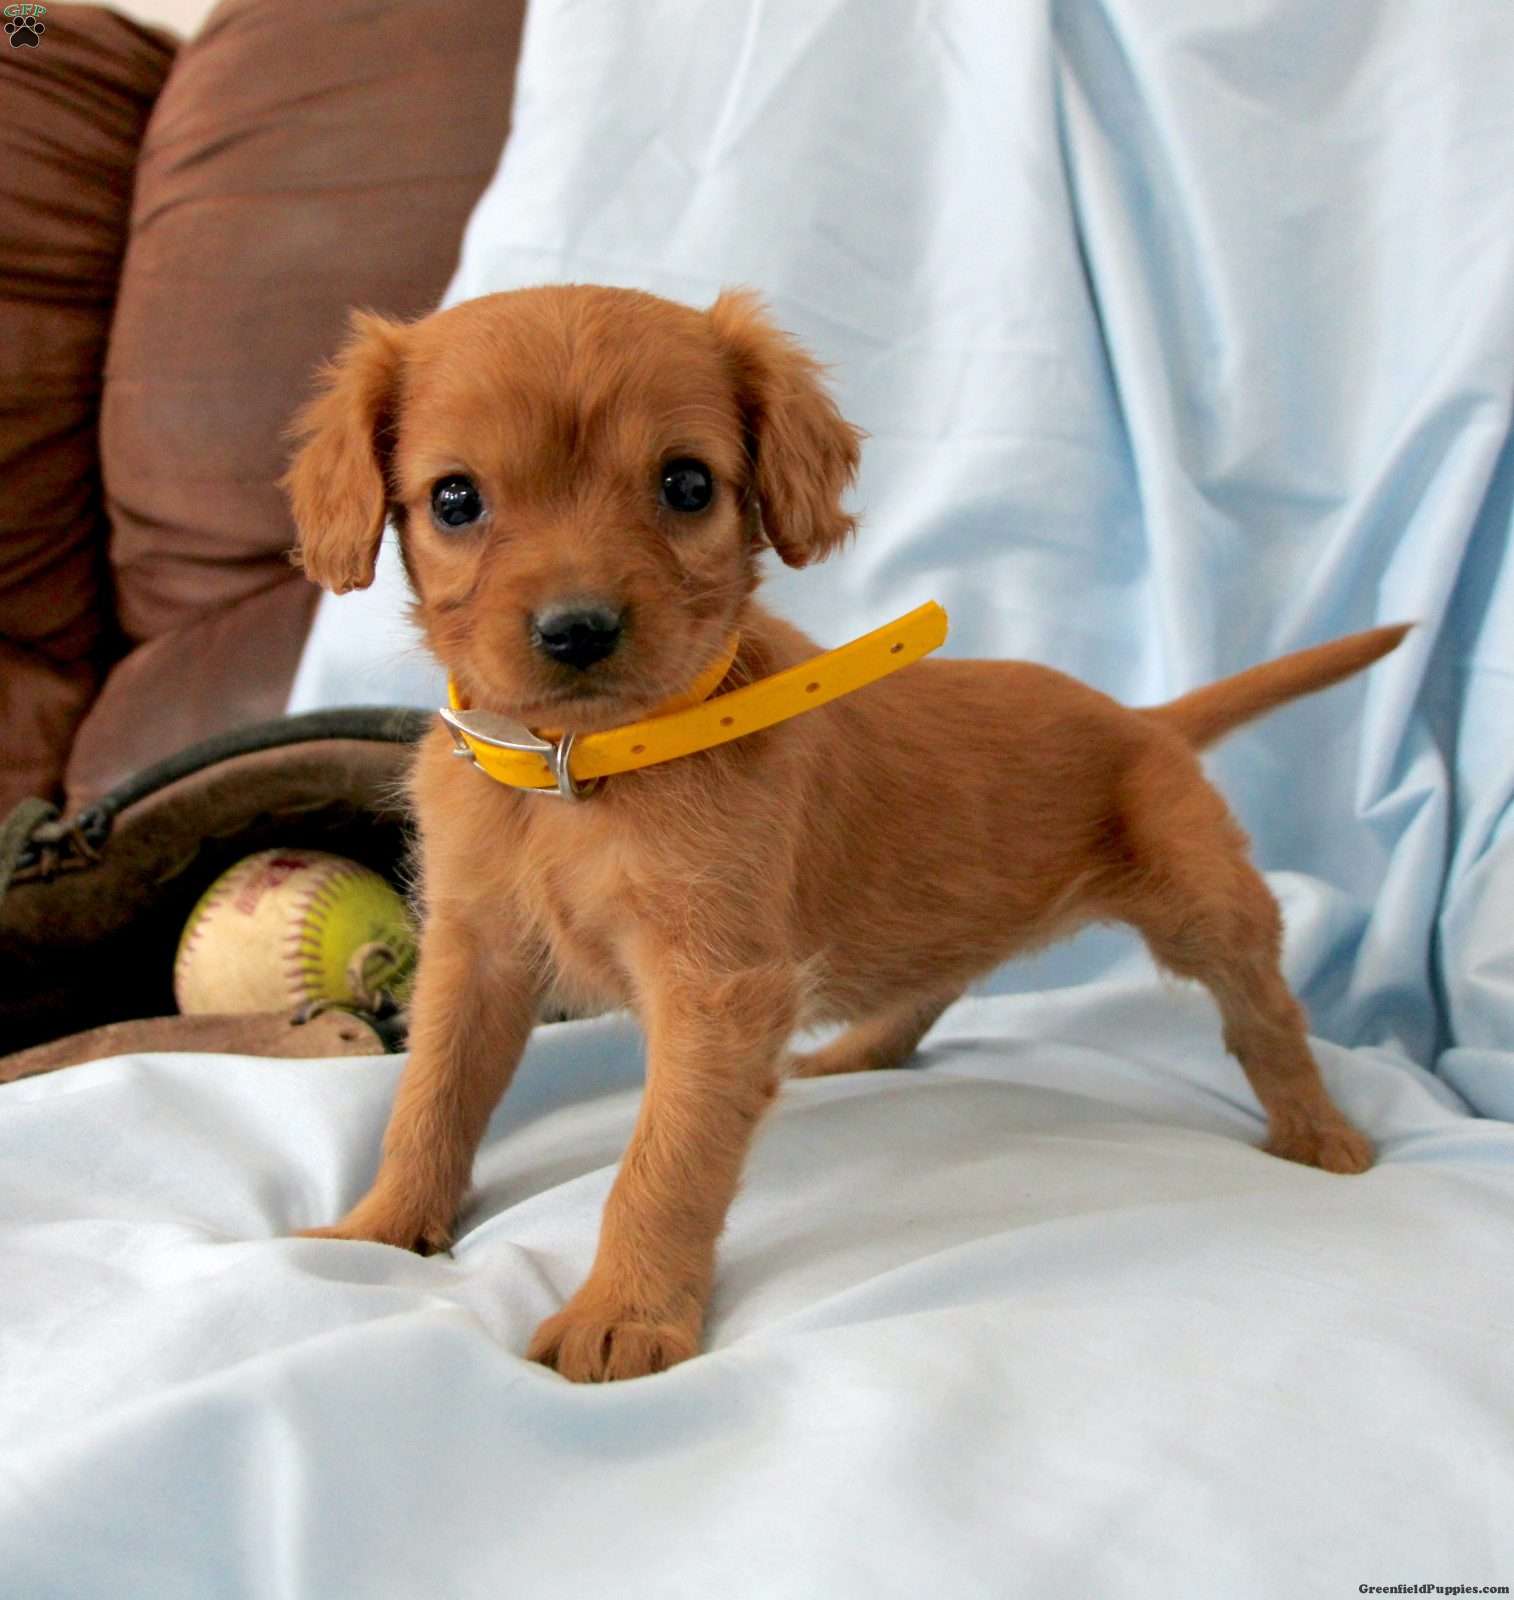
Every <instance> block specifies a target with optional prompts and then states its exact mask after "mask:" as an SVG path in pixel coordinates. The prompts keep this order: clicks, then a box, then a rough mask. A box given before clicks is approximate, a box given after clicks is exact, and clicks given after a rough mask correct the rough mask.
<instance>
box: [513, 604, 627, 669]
mask: <svg viewBox="0 0 1514 1600" xmlns="http://www.w3.org/2000/svg"><path fill="white" fill-rule="evenodd" d="M624 622H625V613H624V612H623V611H616V610H614V609H612V608H611V607H609V606H606V605H598V604H585V603H582V602H568V603H566V604H563V605H555V606H548V607H547V608H546V609H545V610H542V611H538V612H537V613H536V615H535V616H533V617H532V618H531V643H532V644H533V645H534V646H535V647H536V649H538V650H539V651H541V653H542V654H543V655H544V656H546V657H548V658H549V659H550V660H552V661H556V662H558V663H560V664H561V665H562V666H565V667H573V668H575V669H577V670H578V671H579V672H583V671H585V670H586V669H587V668H589V667H592V666H593V665H594V663H595V662H596V661H603V660H604V659H605V657H606V656H610V655H613V654H614V653H615V650H616V647H617V646H618V645H619V644H620V636H621V633H622V632H623V631H624Z"/></svg>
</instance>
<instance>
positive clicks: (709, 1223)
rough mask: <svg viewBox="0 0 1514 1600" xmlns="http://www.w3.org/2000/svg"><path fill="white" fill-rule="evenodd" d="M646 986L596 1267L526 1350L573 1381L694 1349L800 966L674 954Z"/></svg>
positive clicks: (772, 1088)
mask: <svg viewBox="0 0 1514 1600" xmlns="http://www.w3.org/2000/svg"><path fill="white" fill-rule="evenodd" d="M639 988H640V991H641V996H642V998H641V1004H640V1008H639V1009H640V1011H641V1014H642V1024H643V1026H644V1028H645V1030H646V1035H647V1087H646V1093H645V1095H644V1096H643V1099H642V1104H641V1114H640V1116H639V1117H638V1118H637V1122H636V1128H635V1131H634V1132H633V1134H632V1135H631V1142H630V1145H629V1146H628V1147H627V1149H626V1153H625V1157H624V1159H623V1160H622V1161H621V1165H620V1172H619V1174H618V1176H617V1177H616V1180H615V1185H614V1187H613V1188H612V1189H611V1191H610V1198H609V1200H608V1202H607V1203H606V1205H605V1214H604V1222H603V1225H602V1227H601V1229H600V1235H599V1250H598V1253H597V1254H596V1256H595V1259H594V1265H593V1267H592V1269H591V1270H590V1272H589V1276H588V1278H587V1279H586V1280H585V1282H584V1284H583V1286H582V1288H580V1289H579V1291H578V1293H577V1294H575V1295H574V1296H573V1298H572V1299H571V1300H570V1301H569V1302H568V1304H567V1305H566V1306H565V1307H564V1308H563V1309H562V1310H561V1311H560V1312H558V1313H557V1315H556V1316H552V1317H548V1318H547V1320H546V1321H545V1322H544V1323H542V1325H541V1327H540V1328H538V1329H537V1331H536V1337H535V1338H534V1339H533V1340H532V1342H531V1348H530V1352H529V1353H530V1356H531V1359H532V1360H535V1361H542V1362H545V1363H546V1365H548V1366H550V1367H555V1368H556V1369H557V1371H558V1372H560V1373H562V1374H563V1376H564V1377H567V1378H572V1379H574V1380H576V1381H578V1382H585V1381H603V1380H605V1379H610V1378H635V1377H640V1376H642V1375H643V1374H645V1373H649V1372H660V1371H662V1370H663V1369H664V1368H666V1367H670V1366H672V1365H674V1364H675V1363H676V1362H679V1361H683V1360H685V1359H687V1358H688V1357H689V1356H692V1355H695V1354H697V1353H698V1350H699V1339H700V1333H701V1331H702V1329H703V1325H704V1307H705V1301H706V1299H707V1298H708V1296H709V1292H710V1283H711V1279H712V1277H713V1273H714V1263H715V1240H716V1238H717V1237H718V1235H719V1233H720V1230H721V1228H722V1227H723V1226H724V1225H725V1216H726V1211H727V1210H728V1209H729V1207H730V1204H731V1200H732V1197H733V1196H734V1195H735V1193H736V1185H737V1183H738V1182H739V1180H740V1177H741V1168H742V1165H743V1163H744V1161H745V1159H746V1153H747V1148H748V1146H749V1145H750V1143H751V1139H752V1134H753V1132H754V1131H755V1129H756V1127H757V1123H758V1120H759V1119H760V1118H761V1116H762V1113H763V1112H764V1111H765V1110H766V1109H767V1107H768V1105H769V1104H770V1103H771V1101H772V1099H773V1096H774V1095H775V1094H776V1093H777V1090H778V1083H779V1072H780V1066H781V1062H782V1058H783V1049H784V1046H785V1044H786V1043H787V1040H788V1037H789V1034H790V1032H791V1031H792V1029H793V1026H794V1020H795V1013H796V996H797V985H796V982H795V974H794V971H793V969H792V967H790V966H789V965H787V964H786V963H783V962H781V961H775V962H773V963H771V964H763V965H755V966H751V967H746V968H744V969H743V970H741V971H738V972H728V973H724V974H721V975H701V974H699V973H698V971H697V969H696V968H695V966H694V964H693V962H692V961H690V960H688V959H686V958H685V959H680V958H679V957H678V956H674V955H671V954H670V955H667V956H666V957H665V959H663V960H662V961H660V962H658V963H657V965H656V968H655V970H649V971H648V972H647V973H646V975H645V976H644V977H643V978H641V980H640V983H639Z"/></svg>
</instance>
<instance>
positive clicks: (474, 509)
mask: <svg viewBox="0 0 1514 1600" xmlns="http://www.w3.org/2000/svg"><path fill="white" fill-rule="evenodd" d="M431 514H432V515H433V516H434V517H435V518H436V520H437V521H438V522H439V523H441V525H442V526H443V527H444V528H466V527H467V526H468V524H469V523H470V522H477V521H478V519H479V518H480V517H481V516H483V514H484V497H483V496H482V495H481V494H480V493H479V492H478V485H477V484H476V483H474V481H473V479H472V478H465V477H464V476H463V475H462V473H460V472H455V473H453V475H452V476H451V477H450V478H438V479H437V480H436V482H435V483H434V484H432V486H431Z"/></svg>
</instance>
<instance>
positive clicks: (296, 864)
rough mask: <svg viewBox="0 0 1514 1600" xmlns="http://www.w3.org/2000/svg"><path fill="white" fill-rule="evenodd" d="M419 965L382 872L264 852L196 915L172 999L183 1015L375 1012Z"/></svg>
mask: <svg viewBox="0 0 1514 1600" xmlns="http://www.w3.org/2000/svg"><path fill="white" fill-rule="evenodd" d="M414 965H415V935H414V932H413V930H412V928H411V926H410V919H409V917H408V915H407V914H406V910H405V902H404V900H403V899H402V898H401V897H400V896H399V895H398V894H397V893H396V892H395V891H394V890H393V889H392V888H391V887H390V886H389V884H388V883H386V882H385V881H384V879H383V878H381V877H380V876H379V874H378V873H376V872H371V871H370V870H369V869H368V868H367V867H363V866H359V865H358V863H357V862H355V861H348V860H346V859H345V857H342V856H334V855H327V854H325V853H323V852H321V851H319V850H263V851H260V852H259V853H258V854H257V855H253V856H248V857H247V858H246V860H245V861H239V862H238V863H237V864H236V866H234V867H232V868H231V869H230V870H229V871H227V872H223V873H222V874H221V876H220V877H219V878H217V879H216V881H215V882H214V883H213V884H211V886H210V887H209V888H208V889H207V890H206V891H205V893H204V894H203V895H201V897H200V900H199V903H198V904H197V905H196V906H195V908H194V910H193V911H192V912H190V914H189V921H188V922H186V923H185V924H184V932H183V933H182V935H180V938H179V951H178V955H177V957H176V958H175V960H174V969H173V992H174V999H175V1000H177V1001H178V1005H179V1010H180V1011H183V1012H185V1013H205V1012H243V1011H282V1010H290V1009H294V1008H296V1007H299V1006H303V1005H307V1004H308V1003H309V1002H311V1001H314V1000H326V1001H336V1002H338V1003H341V1004H345V1005H363V1006H370V1005H372V1004H373V1003H374V999H375V995H376V993H377V991H378V990H380V989H386V990H389V991H390V992H393V991H394V990H395V989H396V988H400V987H402V986H403V985H404V983H405V981H406V980H407V979H408V977H409V975H410V972H411V969H412V968H413V967H414Z"/></svg>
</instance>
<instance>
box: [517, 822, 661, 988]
mask: <svg viewBox="0 0 1514 1600" xmlns="http://www.w3.org/2000/svg"><path fill="white" fill-rule="evenodd" d="M548 803H550V802H548ZM533 832H534V833H535V834H536V837H535V838H534V839H533V840H532V841H531V843H532V845H533V846H534V853H533V859H532V860H531V863H530V866H529V869H528V870H527V871H526V872H525V873H524V874H523V876H522V880H521V898H522V901H523V909H524V911H525V913H526V915H527V917H528V919H529V920H530V922H531V923H532V924H533V925H534V928H535V930H536V932H537V934H538V937H539V938H540V939H541V941H542V943H543V944H545V945H546V946H547V948H548V950H549V951H550V952H551V956H552V962H553V965H554V967H555V968H556V969H557V971H558V972H559V974H561V975H562V976H563V977H564V978H568V979H571V980H572V982H573V986H574V987H575V988H578V989H582V990H585V991H592V992H595V993H606V992H612V993H614V994H616V995H617V996H619V995H621V994H623V992H624V990H625V987H626V983H627V981H628V973H627V970H626V960H625V954H626V950H627V947H628V945H629V944H630V942H631V940H632V939H633V938H634V936H635V933H636V931H637V929H638V927H639V926H640V925H641V923H642V921H643V919H644V915H645V912H644V906H645V900H646V893H645V887H644V885H643V884H642V883H641V882H640V881H639V876H638V875H637V874H635V873H633V872H632V871H631V870H630V868H629V866H628V864H627V863H626V862H625V860H624V859H623V856H622V853H621V852H620V851H618V850H616V849H615V848H614V847H613V845H611V844H609V843H608V842H607V841H605V840H603V839H599V838H593V837H582V838H573V837H571V836H570V837H568V838H566V839H565V838H562V837H560V836H557V830H555V829H551V828H544V829H541V830H533ZM596 832H597V830H596Z"/></svg>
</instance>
